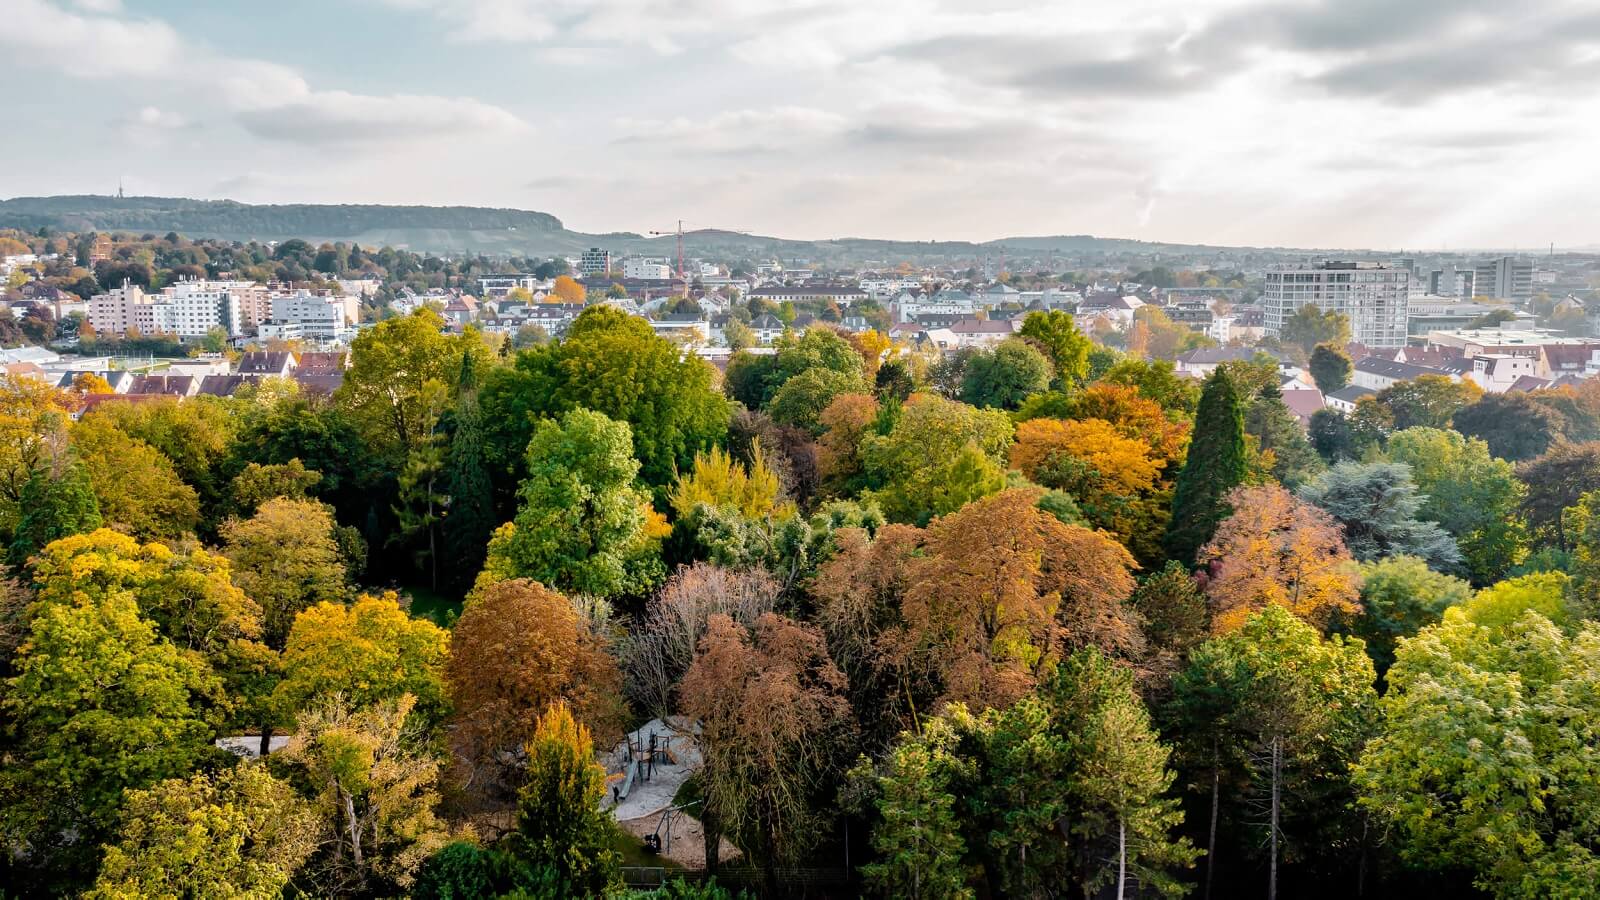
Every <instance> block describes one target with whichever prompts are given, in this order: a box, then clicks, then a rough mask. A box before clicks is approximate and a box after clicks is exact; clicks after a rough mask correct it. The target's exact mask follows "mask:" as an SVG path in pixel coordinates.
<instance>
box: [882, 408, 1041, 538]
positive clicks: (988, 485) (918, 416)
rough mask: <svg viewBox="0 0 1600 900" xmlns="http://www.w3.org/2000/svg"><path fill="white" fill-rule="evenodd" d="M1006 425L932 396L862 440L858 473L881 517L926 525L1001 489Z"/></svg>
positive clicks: (996, 416) (994, 414)
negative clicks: (869, 487) (882, 430)
mask: <svg viewBox="0 0 1600 900" xmlns="http://www.w3.org/2000/svg"><path fill="white" fill-rule="evenodd" d="M1011 430H1012V429H1011V421H1010V420H1009V419H1008V418H1006V415H1005V413H1002V412H1000V411H998V410H977V409H973V408H972V407H969V406H966V405H964V404H961V403H956V402H954V401H951V400H945V399H944V398H942V397H935V396H931V395H921V394H919V395H916V396H914V397H913V398H912V399H911V400H910V401H909V402H907V403H906V405H905V407H904V409H903V410H902V411H901V412H900V415H899V419H898V421H896V422H895V423H894V425H893V427H892V428H891V429H890V430H889V432H888V433H887V434H871V435H868V436H867V437H865V438H864V439H863V440H862V442H861V450H860V452H861V460H862V468H863V470H864V471H865V473H866V477H867V479H868V481H869V483H870V484H872V485H874V489H873V490H872V491H871V492H870V494H869V495H868V497H867V498H868V499H873V500H875V501H876V502H877V503H878V504H879V505H880V506H881V507H882V508H883V512H884V515H886V516H888V517H889V518H890V519H891V520H893V521H897V522H912V523H917V524H923V523H926V522H927V521H928V520H929V519H931V518H933V517H934V516H936V515H943V514H945V513H949V512H954V511H955V510H957V509H960V508H961V507H962V506H963V505H965V504H966V503H968V502H970V501H971V500H974V499H977V498H978V497H983V496H987V495H988V494H991V493H994V492H995V491H998V490H1000V489H1001V488H1002V487H1004V486H1005V474H1004V468H1003V467H1002V465H1001V461H1002V460H1003V459H1004V458H1005V452H1006V450H1007V449H1008V448H1009V446H1010V444H1011Z"/></svg>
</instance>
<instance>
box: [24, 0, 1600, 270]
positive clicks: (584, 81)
mask: <svg viewBox="0 0 1600 900" xmlns="http://www.w3.org/2000/svg"><path fill="white" fill-rule="evenodd" d="M785 6H786V8H787V11H782V12H780V11H779V10H777V9H776V8H775V7H774V5H773V4H767V3H756V2H738V0H703V2H695V3H691V4H639V3H630V2H621V0H563V2H557V3H549V2H543V3H535V2H532V0H526V2H525V0H492V2H471V0H360V2H345V3H335V4H331V5H330V4H323V5H317V6H313V5H312V4H310V3H307V2H300V0H291V2H287V3H283V4H279V5H277V6H275V7H273V8H272V9H266V8H258V9H225V10H224V9H212V8H200V9H195V8H189V5H187V4H179V3H175V2H169V0H120V2H119V0H74V2H65V0H0V8H3V9H4V10H5V11H6V18H7V21H8V22H9V23H11V25H12V27H9V28H8V29H6V30H5V31H4V32H3V33H0V50H3V51H4V52H3V53H0V77H5V78H6V79H7V80H8V82H10V83H12V84H15V85H24V86H26V88H27V89H26V90H25V91H20V92H18V93H19V94H20V96H19V97H18V98H17V100H16V104H15V105H16V107H17V108H16V109H15V110H14V119H13V120H14V121H19V122H20V121H27V122H30V123H32V124H31V126H30V127H29V128H27V129H26V130H23V131H19V132H18V133H19V134H20V135H22V138H23V139H21V140H17V141H12V142H10V144H11V146H10V147H9V148H8V150H7V152H6V154H5V156H6V161H7V163H8V165H7V166H6V167H5V171H4V173H3V174H0V196H19V195H42V194H56V193H109V192H110V190H111V189H112V187H113V186H114V185H115V184H116V183H117V182H118V180H119V179H120V180H122V182H123V183H124V184H125V186H126V188H127V190H128V192H129V193H130V194H135V193H137V194H150V195H175V196H194V197H205V198H222V197H227V198H230V199H236V200H241V201H246V202H257V203H286V202H321V203H346V202H349V203H394V204H404V203H422V204H433V205H483V206H503V207H516V208H523V209H535V210H540V211H544V212H549V213H552V214H554V215H556V216H558V217H560V218H561V219H562V220H563V221H564V222H565V223H566V224H567V226H568V227H570V228H573V229H576V230H582V231H588V232H606V231H612V230H627V231H635V232H643V231H646V230H650V229H661V228H666V227H669V226H671V225H672V224H673V223H674V222H675V221H676V220H677V219H679V218H684V219H688V220H690V222H689V223H688V224H689V225H690V226H693V227H712V228H725V229H731V230H746V231H752V232H756V233H760V234H768V235H777V236H782V237H794V238H826V237H845V236H852V237H881V238H897V239H905V240H929V239H937V240H977V241H985V240H993V239H999V238H1004V237H1009V236H1016V235H1029V234H1080V233H1087V234H1096V235H1101V236H1107V237H1127V238H1137V239H1142V240H1150V241H1168V242H1181V243H1202V244H1219V245H1249V246H1298V247H1328V248H1332V247H1352V248H1354V247H1365V248H1408V247H1409V248H1428V249H1445V248H1461V249H1467V248H1516V247H1522V248H1530V249H1534V250H1539V249H1543V248H1546V247H1547V246H1548V245H1549V244H1550V243H1554V244H1556V245H1557V246H1562V247H1569V246H1587V245H1593V244H1596V243H1600V236H1597V235H1596V234H1595V233H1594V232H1593V231H1592V230H1591V229H1590V227H1589V225H1588V222H1587V221H1585V220H1586V215H1585V211H1586V209H1587V208H1589V207H1590V206H1592V205H1593V203H1594V202H1595V201H1596V200H1600V190H1596V188H1594V187H1593V186H1591V185H1588V184H1584V183H1573V179H1572V178H1571V176H1570V174H1569V173H1571V172H1576V171H1581V169H1580V168H1579V167H1580V166H1581V165H1582V164H1583V162H1585V161H1586V160H1587V156H1588V147H1589V146H1590V145H1591V144H1593V143H1594V137H1595V136H1596V135H1595V132H1596V129H1597V127H1600V126H1596V125H1594V124H1593V123H1594V122H1596V121H1600V117H1597V116H1596V115H1595V112H1596V109H1595V107H1596V102H1595V101H1593V100H1587V99H1573V98H1582V97H1583V95H1584V94H1585V92H1584V91H1583V90H1582V88H1584V87H1586V86H1590V85H1592V84H1593V83H1594V82H1595V81H1596V80H1597V79H1600V53H1597V51H1596V47H1597V40H1600V12H1586V11H1580V12H1576V13H1574V12H1572V11H1571V9H1570V8H1569V7H1567V6H1565V5H1563V4H1560V3H1556V2H1535V3H1529V4H1523V5H1521V7H1520V8H1519V9H1517V10H1516V11H1515V12H1511V11H1508V10H1505V9H1502V8H1501V7H1500V5H1497V4H1491V3H1486V2H1478V0H1455V2H1444V0H1429V2H1417V3H1409V4H1406V5H1404V6H1403V7H1398V8H1397V7H1394V6H1393V5H1392V4H1385V3H1381V2H1376V0H1363V2H1357V3H1337V4H1336V3H1332V2H1304V3H1269V2H1258V0H1215V2H1211V0H1208V2H1204V3H1198V4H1183V5H1181V6H1179V5H1177V4H1171V3H1155V2H1133V3H1123V4H1117V5H1115V6H1114V7H1101V8H1098V9H1088V10H1084V9H1073V10H1065V9H1059V8H1057V7H1054V6H1051V5H1046V4H1042V3H1038V2H1010V3H1002V4H998V5H997V4H982V5H981V6H980V5H978V4H970V3H966V4H963V3H950V2H938V0H898V2H892V3H884V4H874V5H872V7H871V8H861V7H860V6H857V5H853V4H841V3H836V2H832V0H816V2H807V3H803V4H800V5H798V6H796V5H795V4H786V5H785ZM62 110H70V111H72V114H70V115H63V114H61V111H62Z"/></svg>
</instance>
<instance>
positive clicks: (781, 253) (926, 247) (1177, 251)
mask: <svg viewBox="0 0 1600 900" xmlns="http://www.w3.org/2000/svg"><path fill="white" fill-rule="evenodd" d="M0 228H21V229H26V230H30V231H31V230H36V229H39V228H53V229H58V230H61V231H78V232H82V231H127V232H136V233H144V232H148V233H156V234H165V233H166V232H169V231H176V232H178V233H179V234H183V235H187V236H190V237H213V238H222V239H226V240H241V241H242V240H262V241H281V240H287V239H289V238H302V239H304V240H308V241H312V242H314V243H315V242H322V241H346V242H350V243H356V244H360V245H362V246H366V247H379V246H393V247H403V248H406V249H410V250H415V251H419V252H428V253H443V254H450V253H487V254H491V255H498V256H551V255H557V254H571V253H576V252H578V251H580V250H583V249H584V248H587V247H592V246H603V247H606V248H607V249H609V250H611V251H612V252H614V253H621V254H628V253H645V254H654V255H661V256H668V255H671V254H673V253H674V252H676V244H675V241H674V239H673V238H671V237H657V238H648V237H643V236H641V235H637V234H632V233H628V232H617V233H611V234H585V233H583V232H577V231H570V230H568V229H567V228H566V227H565V226H564V225H563V224H562V223H561V220H560V219H558V218H556V217H555V216H553V215H550V214H549V213H542V212H533V211H528V210H520V209H496V208H488V207H476V206H382V205H358V204H307V203H299V204H284V205H257V204H249V203H239V202H237V201H233V200H192V199H185V198H177V197H126V198H123V197H108V196H96V195H73V196H59V197H17V198H13V199H11V200H0ZM684 248H685V250H686V251H687V252H688V253H690V254H692V255H695V256H703V257H709V258H714V259H725V260H736V259H753V258H761V257H779V258H782V259H808V260H812V261H814V262H818V263H853V264H872V263H886V264H892V263H897V262H900V261H912V262H917V263H939V262H946V263H958V264H972V263H978V262H981V261H982V259H983V258H984V257H985V256H986V255H993V254H996V253H1002V252H1006V253H1013V254H1018V255H1023V254H1031V255H1038V254H1064V255H1068V256H1075V257H1083V258H1090V259H1092V258H1096V257H1101V258H1106V259H1110V258H1113V257H1138V258H1155V257H1162V256H1193V255H1210V254H1239V253H1245V254H1250V253H1253V252H1264V253H1267V254H1269V255H1270V254H1273V253H1276V252H1283V251H1271V250H1269V251H1250V250H1240V249H1232V248H1221V247H1207V246H1198V245H1186V244H1158V243H1147V242H1144V241H1135V240H1126V239H1119V238H1099V237H1094V236H1092V235H1057V236H1043V237H1014V238H1003V239H1000V240H995V241H988V242H985V243H973V242H968V241H895V240H880V239H869V238H839V239H830V240H791V239H785V238H776V237H766V236H761V235H750V234H741V233H738V232H730V231H696V232H690V233H688V234H686V235H684Z"/></svg>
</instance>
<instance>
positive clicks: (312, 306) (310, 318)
mask: <svg viewBox="0 0 1600 900" xmlns="http://www.w3.org/2000/svg"><path fill="white" fill-rule="evenodd" d="M354 324H355V323H354V322H353V321H351V318H350V314H349V305H348V303H347V302H346V301H344V300H342V299H340V298H338V297H325V296H319V295H317V294H313V293H311V292H310V291H299V292H296V293H293V294H285V295H280V296H277V297H273V298H272V321H271V322H270V323H264V324H263V325H262V326H261V328H260V329H259V333H260V334H261V336H263V337H266V336H267V330H268V326H269V325H270V326H277V327H278V328H279V329H281V328H282V326H286V325H296V326H298V327H299V329H300V334H301V335H302V336H303V337H304V338H305V339H306V340H312V341H342V340H345V339H346V338H348V337H349V336H350V326H352V325H354ZM278 336H280V337H281V336H282V334H281V332H280V333H279V334H278Z"/></svg>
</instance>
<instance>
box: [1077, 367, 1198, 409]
mask: <svg viewBox="0 0 1600 900" xmlns="http://www.w3.org/2000/svg"><path fill="white" fill-rule="evenodd" d="M1100 381H1101V382H1103V383H1105V384H1119V385H1122V386H1124V387H1131V388H1135V389H1136V390H1138V392H1139V395H1140V396H1142V397H1144V398H1145V399H1146V400H1149V401H1151V402H1153V403H1155V404H1157V405H1159V406H1160V407H1161V408H1162V409H1164V410H1166V411H1167V414H1168V415H1169V416H1171V417H1173V418H1178V419H1189V418H1193V417H1194V414H1195V410H1196V409H1197V408H1198V406H1199V403H1200V387H1199V385H1196V384H1195V383H1194V380H1193V379H1190V378H1185V377H1184V376H1182V375H1179V374H1178V372H1177V369H1176V367H1175V366H1174V365H1173V363H1172V361H1171V360H1166V359H1157V360H1139V359H1124V360H1121V361H1118V362H1117V363H1116V364H1115V365H1112V366H1111V367H1110V368H1108V369H1107V370H1106V372H1105V374H1104V375H1102V376H1101V377H1100Z"/></svg>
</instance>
